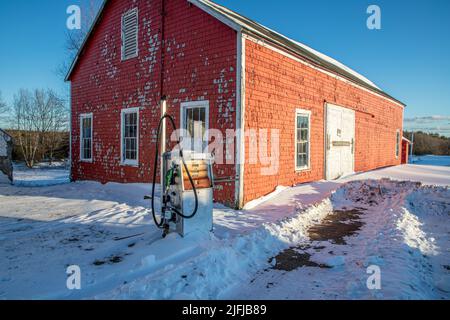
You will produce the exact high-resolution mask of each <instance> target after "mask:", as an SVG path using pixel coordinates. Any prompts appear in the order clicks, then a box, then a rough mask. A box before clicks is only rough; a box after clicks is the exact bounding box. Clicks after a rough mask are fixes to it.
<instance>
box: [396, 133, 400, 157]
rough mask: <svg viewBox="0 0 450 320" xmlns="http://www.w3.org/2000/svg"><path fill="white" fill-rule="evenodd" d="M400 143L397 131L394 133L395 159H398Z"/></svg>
mask: <svg viewBox="0 0 450 320" xmlns="http://www.w3.org/2000/svg"><path fill="white" fill-rule="evenodd" d="M400 143H401V137H400V130H397V132H396V133H395V157H396V158H398V157H399V155H400Z"/></svg>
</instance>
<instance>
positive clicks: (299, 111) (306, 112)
mask: <svg viewBox="0 0 450 320" xmlns="http://www.w3.org/2000/svg"><path fill="white" fill-rule="evenodd" d="M299 115H301V116H307V117H308V164H307V165H306V166H301V167H299V166H297V151H298V150H297V149H298V148H297V131H298V127H297V117H298V116H299ZM294 126H295V131H294V150H295V153H294V165H295V171H296V172H300V171H305V170H309V169H310V168H311V110H305V109H296V110H295V123H294Z"/></svg>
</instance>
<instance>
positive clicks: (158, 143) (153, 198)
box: [151, 114, 198, 229]
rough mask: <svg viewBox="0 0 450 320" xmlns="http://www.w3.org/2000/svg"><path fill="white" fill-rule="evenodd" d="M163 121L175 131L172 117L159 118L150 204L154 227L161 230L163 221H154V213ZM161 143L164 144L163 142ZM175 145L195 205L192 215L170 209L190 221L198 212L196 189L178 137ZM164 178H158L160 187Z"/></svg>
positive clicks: (166, 115)
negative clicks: (165, 120)
mask: <svg viewBox="0 0 450 320" xmlns="http://www.w3.org/2000/svg"><path fill="white" fill-rule="evenodd" d="M164 119H169V122H170V123H171V125H172V127H173V130H174V131H176V130H177V128H176V125H175V121H174V120H173V118H172V116H170V115H168V114H165V115H163V116H162V117H161V119H160V120H159V124H158V131H157V132H156V150H155V164H154V166H153V187H152V197H151V202H152V215H153V220H154V221H155V225H156V226H157V227H158V228H160V229H162V228H164V220H161V221H160V222H158V220H157V219H156V213H155V184H156V174H157V167H158V158H159V147H160V144H161V141H160V139H161V137H160V135H161V128H162V124H163V121H164ZM163 143H166V142H165V141H163ZM177 144H178V146H179V147H180V157H181V161H182V162H183V167H184V170H186V174H187V176H188V178H189V182H190V184H191V185H192V191H193V192H194V198H195V205H194V209H193V210H192V213H191V214H189V215H185V214H183V213H182V212H180V211H179V210H177V209H176V208H170V209H171V210H172V211H173V212H175V213H176V214H177V215H179V216H180V217H182V218H184V219H191V218H193V217H194V216H195V215H196V213H197V210H198V195H197V189H196V188H195V184H194V180H193V179H192V176H191V173H190V172H189V168H188V166H187V164H186V161H185V160H184V156H183V148H181V143H180V138H179V137H178V139H177ZM161 165H162V163H161ZM163 179H164V177H160V181H161V186H162V181H163ZM160 199H161V201H163V190H161V197H160Z"/></svg>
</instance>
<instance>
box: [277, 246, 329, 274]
mask: <svg viewBox="0 0 450 320" xmlns="http://www.w3.org/2000/svg"><path fill="white" fill-rule="evenodd" d="M309 248H311V247H310V246H299V247H296V248H289V249H286V250H284V251H282V252H281V253H280V254H278V255H277V256H276V257H275V258H272V259H270V260H269V263H271V264H272V263H273V262H275V265H274V267H273V269H275V270H282V271H292V270H295V269H297V268H301V267H318V268H331V267H330V266H328V265H326V264H321V263H317V262H314V261H311V254H309V253H308V252H306V250H307V249H309Z"/></svg>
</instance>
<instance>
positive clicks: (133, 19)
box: [122, 8, 138, 60]
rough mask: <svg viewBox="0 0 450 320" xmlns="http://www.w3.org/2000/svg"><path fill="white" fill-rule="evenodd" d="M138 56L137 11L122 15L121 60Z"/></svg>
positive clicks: (133, 10)
mask: <svg viewBox="0 0 450 320" xmlns="http://www.w3.org/2000/svg"><path fill="white" fill-rule="evenodd" d="M137 56H138V10H137V8H135V9H132V10H130V11H128V12H126V13H124V14H123V15H122V60H127V59H131V58H134V57H137Z"/></svg>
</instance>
